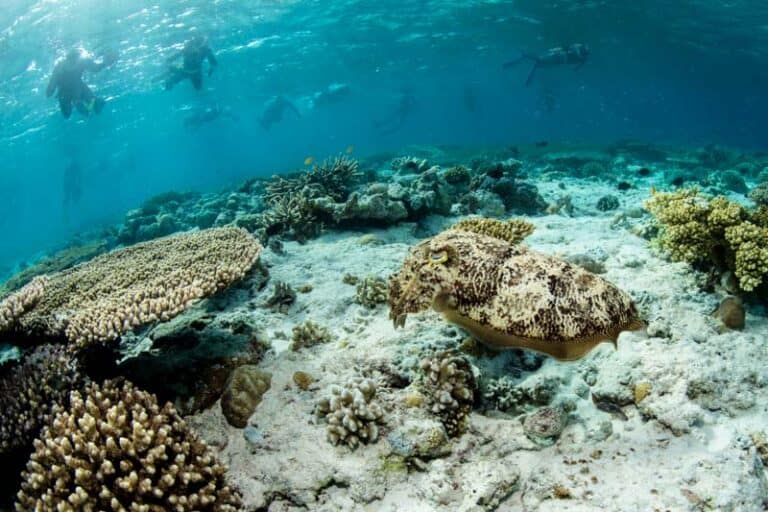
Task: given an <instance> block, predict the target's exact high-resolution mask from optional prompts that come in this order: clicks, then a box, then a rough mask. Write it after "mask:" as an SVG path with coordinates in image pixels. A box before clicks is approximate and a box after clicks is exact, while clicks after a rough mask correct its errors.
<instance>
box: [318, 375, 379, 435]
mask: <svg viewBox="0 0 768 512" xmlns="http://www.w3.org/2000/svg"><path fill="white" fill-rule="evenodd" d="M375 398H376V383H375V382H374V381H372V380H370V379H353V380H351V381H349V382H348V383H347V384H346V385H345V386H343V387H340V386H333V387H331V389H330V396H328V397H325V398H323V399H321V400H320V401H319V402H318V403H317V405H316V407H315V414H316V415H317V416H318V417H319V418H324V419H325V421H326V422H327V423H328V428H327V431H328V441H330V442H331V443H332V444H334V445H338V444H346V445H347V446H349V447H350V448H352V449H355V448H357V447H358V446H359V445H360V444H368V443H375V442H376V441H377V440H378V438H379V424H380V423H382V422H383V420H382V418H383V416H384V411H383V410H382V408H381V406H380V405H379V404H378V402H377V401H376V400H375Z"/></svg>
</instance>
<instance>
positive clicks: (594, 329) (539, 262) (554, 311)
mask: <svg viewBox="0 0 768 512" xmlns="http://www.w3.org/2000/svg"><path fill="white" fill-rule="evenodd" d="M389 306H390V318H392V319H393V320H394V322H395V325H396V326H402V325H404V324H405V319H406V317H407V315H408V314H409V313H417V312H420V311H424V310H426V309H428V308H429V307H433V308H434V309H435V310H436V311H439V312H441V313H443V315H444V316H445V318H446V319H447V320H448V321H450V322H453V323H456V324H458V325H460V326H462V327H464V328H465V329H467V330H468V331H469V332H470V333H471V334H472V335H473V336H475V337H476V338H477V339H479V340H480V341H483V342H484V343H486V344H488V345H491V346H494V347H502V348H509V347H520V348H527V349H531V350H535V351H538V352H543V353H545V354H548V355H550V356H553V357H556V358H558V359H563V360H571V359H578V358H579V357H582V356H583V355H584V354H586V353H587V352H589V350H591V349H592V348H593V347H595V346H596V345H597V344H599V343H600V342H602V341H609V340H610V341H614V342H615V340H616V338H617V337H618V335H619V333H620V332H621V331H624V330H632V329H638V328H640V327H642V326H643V323H642V322H641V321H640V319H639V318H638V313H637V310H636V308H635V305H634V303H633V302H632V299H631V298H630V297H629V295H627V294H626V293H624V292H623V291H621V290H619V289H618V288H616V287H615V286H613V285H612V284H611V283H609V282H607V281H605V280H604V279H602V278H600V277H598V276H596V275H594V274H591V273H590V272H587V271H586V270H584V269H582V268H580V267H578V266H576V265H572V264H570V263H567V262H565V261H563V260H560V259H558V258H555V257H553V256H548V255H545V254H541V253H538V252H535V251H532V250H530V249H528V248H527V247H523V246H520V245H512V244H510V243H508V242H507V241H506V240H502V239H499V238H494V237H492V236H487V235H484V234H480V233H474V232H466V231H458V230H455V229H449V230H447V231H444V232H443V233H440V234H439V235H437V236H435V237H433V238H430V239H427V240H425V241H423V242H421V243H420V244H418V245H417V246H416V247H414V248H413V249H412V250H411V252H410V254H409V255H408V257H407V258H406V260H405V262H404V264H403V267H402V269H401V270H400V271H399V272H398V273H397V274H395V275H394V276H392V278H391V279H390V293H389Z"/></svg>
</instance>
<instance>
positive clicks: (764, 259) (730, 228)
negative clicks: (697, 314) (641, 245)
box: [645, 188, 768, 291]
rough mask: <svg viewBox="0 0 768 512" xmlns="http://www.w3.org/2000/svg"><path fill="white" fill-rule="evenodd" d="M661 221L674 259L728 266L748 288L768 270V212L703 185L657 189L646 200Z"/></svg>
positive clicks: (662, 243)
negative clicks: (714, 194) (709, 192)
mask: <svg viewBox="0 0 768 512" xmlns="http://www.w3.org/2000/svg"><path fill="white" fill-rule="evenodd" d="M645 206H646V208H647V209H648V210H649V211H650V212H651V213H652V214H653V216H654V217H655V218H656V221H657V222H658V223H659V224H660V227H661V229H660V231H659V237H658V239H657V242H658V244H659V246H660V247H661V249H662V250H664V251H665V252H667V253H668V254H669V255H670V256H671V258H672V259H673V260H677V261H684V262H686V263H690V264H695V265H703V266H707V267H715V268H716V269H717V270H721V271H723V270H729V271H732V272H733V273H734V275H735V276H736V277H737V278H738V280H739V287H740V288H741V289H742V290H743V291H752V290H754V289H755V288H757V287H758V286H759V285H760V284H761V283H762V281H763V277H764V276H765V274H768V229H767V228H766V225H767V224H766V222H767V221H768V215H767V214H766V211H765V210H764V209H763V208H758V209H755V210H748V209H746V208H744V207H743V206H741V205H740V204H738V203H736V202H733V201H730V200H728V199H726V198H725V197H721V196H718V197H714V198H711V197H709V196H706V195H704V194H700V193H699V191H698V189H695V188H691V189H680V190H678V191H675V192H665V193H655V194H654V195H653V197H652V198H651V199H650V200H648V201H647V202H646V203H645Z"/></svg>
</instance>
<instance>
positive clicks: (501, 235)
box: [451, 217, 535, 245]
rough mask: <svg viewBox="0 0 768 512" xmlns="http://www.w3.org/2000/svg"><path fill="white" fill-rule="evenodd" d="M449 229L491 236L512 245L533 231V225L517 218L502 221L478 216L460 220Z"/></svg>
mask: <svg viewBox="0 0 768 512" xmlns="http://www.w3.org/2000/svg"><path fill="white" fill-rule="evenodd" d="M451 229H455V230H458V231H468V232H470V233H479V234H481V235H488V236H492V237H494V238H498V239H500V240H504V241H506V242H509V243H510V244H513V245H514V244H517V243H520V242H521V241H523V240H524V239H525V238H526V237H527V236H529V235H530V234H531V233H533V230H534V229H535V226H534V225H533V224H531V223H530V222H526V221H524V220H518V219H510V220H508V221H506V222H504V221H500V220H497V219H485V218H482V217H480V218H469V219H464V220H461V221H459V222H457V223H456V224H454V225H453V226H451Z"/></svg>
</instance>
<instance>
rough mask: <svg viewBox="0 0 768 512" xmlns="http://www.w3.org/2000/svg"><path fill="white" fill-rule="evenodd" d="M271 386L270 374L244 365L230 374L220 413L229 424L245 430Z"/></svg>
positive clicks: (222, 396) (222, 397) (252, 366)
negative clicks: (249, 419)
mask: <svg viewBox="0 0 768 512" xmlns="http://www.w3.org/2000/svg"><path fill="white" fill-rule="evenodd" d="M271 385H272V374H270V373H268V372H262V371H261V370H259V369H258V368H257V367H256V366H254V365H250V364H245V365H243V366H240V367H239V368H237V369H236V370H235V371H234V372H232V375H230V377H229V382H227V386H226V388H225V389H224V393H223V394H222V395H221V412H222V413H224V417H225V418H227V421H228V422H229V424H230V425H232V426H233V427H237V428H245V427H246V426H247V425H248V418H250V417H251V415H252V414H253V413H254V412H255V411H256V407H257V406H258V405H259V403H260V402H261V397H262V396H264V393H266V392H267V391H268V390H269V388H270V386H271Z"/></svg>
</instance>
